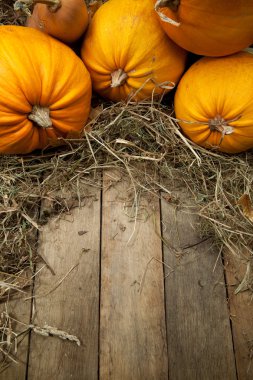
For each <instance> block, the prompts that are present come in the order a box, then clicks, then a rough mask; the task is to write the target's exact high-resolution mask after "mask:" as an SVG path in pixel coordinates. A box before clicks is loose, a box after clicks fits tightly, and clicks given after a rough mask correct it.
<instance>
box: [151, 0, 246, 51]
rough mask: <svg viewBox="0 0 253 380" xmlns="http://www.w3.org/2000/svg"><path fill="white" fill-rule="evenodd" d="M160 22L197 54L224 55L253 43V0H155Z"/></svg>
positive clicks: (179, 43) (187, 48)
mask: <svg viewBox="0 0 253 380" xmlns="http://www.w3.org/2000/svg"><path fill="white" fill-rule="evenodd" d="M153 3H154V5H155V7H156V10H157V12H158V14H159V16H158V18H159V20H160V24H161V26H162V27H163V29H164V31H165V32H166V33H167V34H168V36H169V37H170V38H171V39H172V40H173V41H174V42H175V43H177V44H178V45H179V46H181V47H183V48H184V49H186V50H188V51H191V52H193V53H195V54H200V55H206V56H225V55H228V54H233V53H236V52H238V51H240V50H242V49H244V48H246V47H248V46H249V45H250V44H252V43H253V28H252V25H253V0H229V1H228V0H167V1H166V0H160V1H157V0H153Z"/></svg>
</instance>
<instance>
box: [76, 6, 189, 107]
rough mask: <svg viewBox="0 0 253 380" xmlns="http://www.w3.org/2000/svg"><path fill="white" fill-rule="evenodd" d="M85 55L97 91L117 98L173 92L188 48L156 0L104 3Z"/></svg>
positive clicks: (94, 21)
mask: <svg viewBox="0 0 253 380" xmlns="http://www.w3.org/2000/svg"><path fill="white" fill-rule="evenodd" d="M81 55H82V59H83V61H84V62H85V64H86V66H87V68H88V70H89V72H90V74H91V79H92V83H93V88H94V90H95V91H97V92H98V93H99V94H100V95H102V96H104V97H106V98H109V99H111V100H114V101H118V100H125V99H127V98H129V97H130V96H133V99H135V100H141V99H145V98H151V97H152V96H153V95H158V94H162V93H164V92H167V91H169V90H170V89H171V88H173V87H174V85H175V83H177V82H178V80H179V78H180V76H181V75H182V73H183V71H184V68H185V61H186V52H185V51H184V50H183V49H181V48H180V47H178V46H176V45H175V44H174V43H173V42H172V41H170V40H169V39H168V38H167V36H166V34H165V33H164V32H163V30H162V28H161V27H160V25H159V22H158V20H157V18H156V14H155V12H154V9H153V2H152V0H142V1H133V0H110V1H108V2H107V3H105V4H103V5H102V6H101V7H100V8H99V9H98V10H97V12H96V13H95V15H94V17H93V19H92V21H91V23H90V26H89V28H88V31H87V34H86V36H85V39H84V43H83V46H82V50H81Z"/></svg>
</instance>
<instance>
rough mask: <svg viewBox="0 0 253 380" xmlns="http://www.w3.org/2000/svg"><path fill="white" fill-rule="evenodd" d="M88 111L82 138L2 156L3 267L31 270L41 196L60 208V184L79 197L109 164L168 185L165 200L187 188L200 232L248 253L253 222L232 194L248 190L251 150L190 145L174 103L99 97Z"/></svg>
mask: <svg viewBox="0 0 253 380" xmlns="http://www.w3.org/2000/svg"><path fill="white" fill-rule="evenodd" d="M166 102H167V101H164V103H166ZM91 117H92V119H91V120H90V122H89V124H88V126H87V133H86V134H85V135H84V136H83V138H82V139H81V140H74V139H69V140H67V141H66V146H65V147H61V148H59V147H58V148H57V147H55V148H53V149H51V150H49V151H45V152H44V154H41V152H38V153H37V154H36V153H35V154H33V155H29V156H23V157H13V156H12V157H7V156H3V157H0V168H1V178H0V199H1V201H0V221H1V227H0V242H1V243H0V250H1V257H0V270H1V272H3V273H5V274H8V275H10V274H15V275H17V274H18V273H23V271H24V270H25V269H28V268H29V269H30V270H31V273H32V272H33V264H34V262H36V255H37V252H36V251H37V247H36V244H37V234H38V231H39V228H40V226H41V225H42V224H43V223H45V222H46V221H47V217H48V215H47V214H46V213H45V212H44V213H43V214H40V205H41V202H43V200H48V199H50V202H51V205H52V208H53V210H54V211H53V212H55V213H59V212H64V211H66V210H68V209H69V207H71V205H70V204H69V202H68V199H66V198H65V196H64V195H63V197H61V196H60V194H61V192H62V190H63V189H65V190H66V189H68V190H71V192H72V193H73V194H76V196H78V197H79V198H80V199H81V200H82V198H83V197H85V194H82V192H81V190H80V189H81V186H80V185H81V184H82V183H84V182H85V183H93V184H95V185H96V186H101V184H100V182H99V180H98V179H97V177H96V173H97V172H98V171H99V170H102V169H103V168H113V167H119V168H121V170H124V171H125V172H126V174H128V175H130V176H131V179H132V184H133V187H135V189H137V191H138V192H139V193H141V192H146V191H152V192H153V193H156V194H157V195H158V196H159V194H160V193H161V192H167V193H168V194H170V201H171V202H176V203H179V202H181V200H180V199H178V195H177V192H176V191H175V190H176V189H178V188H180V187H184V188H185V187H186V188H188V190H189V193H190V194H191V198H192V205H193V206H194V209H196V206H197V213H198V214H199V215H200V216H201V217H202V220H203V223H202V226H203V230H202V232H203V234H208V235H210V234H211V235H215V236H216V237H217V241H218V242H219V243H220V244H223V245H224V246H226V247H227V248H228V249H229V250H230V251H231V252H232V253H233V254H235V255H237V256H238V255H241V256H242V258H243V259H244V260H245V259H247V260H248V257H250V256H251V254H252V243H253V232H252V223H251V221H250V218H249V215H248V214H247V211H246V208H245V207H246V206H245V205H244V209H243V207H241V205H239V203H240V202H239V203H238V201H239V199H240V198H241V197H242V195H244V194H249V196H250V195H251V188H252V181H253V169H252V160H253V156H252V154H251V153H249V152H247V153H244V154H241V155H236V156H229V155H225V154H218V153H215V152H211V151H206V150H205V149H202V148H201V147H198V146H196V145H195V144H193V143H192V142H189V141H188V140H187V139H186V138H185V137H184V136H183V135H182V134H181V132H180V129H179V127H178V125H177V123H176V120H175V119H174V117H173V113H172V111H170V110H169V109H168V107H167V106H166V105H163V104H162V103H154V102H153V103H148V102H143V103H139V104H138V105H137V104H134V103H128V104H127V105H126V104H124V103H118V104H108V105H105V104H104V105H98V106H97V107H96V108H95V109H93V111H92V113H91ZM145 166H147V167H148V171H147V174H146V175H145V176H143V170H145V169H144V168H145ZM56 193H57V196H55V194H56ZM244 197H245V195H244ZM180 206H181V207H188V205H184V204H182V203H181V204H180ZM248 206H249V212H250V204H249V202H248ZM243 210H244V212H243ZM195 212H196V211H195ZM5 276H7V275H5ZM7 277H8V276H7ZM9 279H11V277H9ZM15 281H17V277H15ZM15 285H17V284H16V282H15ZM5 293H6V289H5V291H4V292H3V291H2V292H1V293H0V296H1V295H2V296H3V295H4V294H5Z"/></svg>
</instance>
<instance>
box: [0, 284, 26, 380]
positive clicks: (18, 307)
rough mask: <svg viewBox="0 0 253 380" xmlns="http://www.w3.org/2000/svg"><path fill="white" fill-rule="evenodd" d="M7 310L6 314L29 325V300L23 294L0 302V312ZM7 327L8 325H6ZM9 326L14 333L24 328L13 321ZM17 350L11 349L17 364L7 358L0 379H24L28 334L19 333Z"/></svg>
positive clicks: (24, 328) (24, 327)
mask: <svg viewBox="0 0 253 380" xmlns="http://www.w3.org/2000/svg"><path fill="white" fill-rule="evenodd" d="M30 295H31V292H30V291H29V290H28V291H27V296H30ZM6 310H7V312H8V314H9V315H10V316H11V317H13V318H15V319H16V320H18V321H20V322H22V323H24V324H26V325H29V324H30V314H31V300H30V301H29V300H28V301H25V300H24V295H23V294H22V297H20V295H19V294H18V295H16V296H14V297H13V298H11V299H10V300H9V301H8V302H6V303H1V304H0V314H1V313H2V312H5V311H6ZM7 327H8V326H7ZM11 328H12V329H13V331H15V333H17V334H18V333H21V332H23V331H25V330H26V326H24V325H23V324H20V323H16V322H15V321H12V322H11ZM17 342H18V350H17V353H16V354H15V349H14V347H13V349H12V350H11V354H12V357H14V358H15V360H16V361H17V364H16V363H14V362H12V361H10V360H8V362H9V366H8V367H6V369H4V371H3V372H0V379H4V380H25V379H26V364H27V356H28V346H29V334H28V333H26V334H25V335H21V336H20V337H19V338H18V339H17Z"/></svg>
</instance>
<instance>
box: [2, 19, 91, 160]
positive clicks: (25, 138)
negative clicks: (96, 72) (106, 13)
mask: <svg viewBox="0 0 253 380" xmlns="http://www.w3.org/2000/svg"><path fill="white" fill-rule="evenodd" d="M0 28H1V33H0V56H1V60H0V78H1V86H0V153H1V154H3V153H7V154H13V153H15V154H16V153H29V152H32V151H33V150H35V149H44V148H46V147H47V146H49V145H51V144H52V145H54V144H55V143H57V142H58V141H59V140H58V139H59V138H61V137H63V138H67V137H68V136H69V135H76V136H77V137H78V136H79V135H80V132H81V131H82V130H83V128H84V125H85V122H86V120H87V118H88V115H89V111H90V102H91V81H90V75H89V73H88V71H87V70H86V68H85V66H84V64H83V62H82V61H81V59H79V58H78V57H77V56H76V54H75V53H74V52H73V51H72V50H71V49H70V48H69V47H67V46H66V45H64V44H63V43H61V42H59V41H57V40H55V39H54V38H52V37H50V36H48V35H46V34H44V33H41V32H39V31H38V30H34V31H33V33H32V35H31V29H29V28H26V27H22V26H7V25H4V26H1V27H0Z"/></svg>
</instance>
